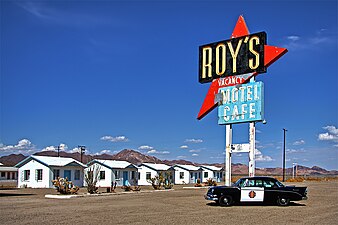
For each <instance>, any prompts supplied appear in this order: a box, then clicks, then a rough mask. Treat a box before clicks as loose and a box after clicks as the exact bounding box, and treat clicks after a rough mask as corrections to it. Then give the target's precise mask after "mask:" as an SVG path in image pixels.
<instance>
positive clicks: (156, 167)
mask: <svg viewBox="0 0 338 225" xmlns="http://www.w3.org/2000/svg"><path fill="white" fill-rule="evenodd" d="M139 166H146V167H148V168H150V169H153V170H156V171H160V170H168V169H169V168H170V166H168V165H166V164H162V163H142V164H141V165H139Z"/></svg>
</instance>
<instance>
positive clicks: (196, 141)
mask: <svg viewBox="0 0 338 225" xmlns="http://www.w3.org/2000/svg"><path fill="white" fill-rule="evenodd" d="M184 142H189V143H194V144H197V143H202V142H203V140H202V139H195V138H192V139H185V141H184Z"/></svg>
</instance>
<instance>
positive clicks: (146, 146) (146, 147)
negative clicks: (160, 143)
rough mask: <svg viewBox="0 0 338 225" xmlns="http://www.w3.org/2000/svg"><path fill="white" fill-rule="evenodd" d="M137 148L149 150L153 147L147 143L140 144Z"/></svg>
mask: <svg viewBox="0 0 338 225" xmlns="http://www.w3.org/2000/svg"><path fill="white" fill-rule="evenodd" d="M138 149H139V150H151V149H153V147H151V146H149V145H141V146H140V147H138Z"/></svg>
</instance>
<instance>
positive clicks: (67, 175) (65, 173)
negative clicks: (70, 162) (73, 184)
mask: <svg viewBox="0 0 338 225" xmlns="http://www.w3.org/2000/svg"><path fill="white" fill-rule="evenodd" d="M63 175H64V176H63V177H64V178H66V177H67V178H68V180H69V181H71V180H72V173H71V170H65V172H64V174H63Z"/></svg>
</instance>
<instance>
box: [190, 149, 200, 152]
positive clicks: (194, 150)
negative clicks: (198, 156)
mask: <svg viewBox="0 0 338 225" xmlns="http://www.w3.org/2000/svg"><path fill="white" fill-rule="evenodd" d="M200 151H201V150H198V149H191V150H189V152H200Z"/></svg>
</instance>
